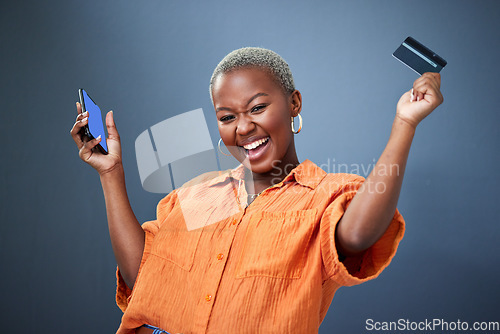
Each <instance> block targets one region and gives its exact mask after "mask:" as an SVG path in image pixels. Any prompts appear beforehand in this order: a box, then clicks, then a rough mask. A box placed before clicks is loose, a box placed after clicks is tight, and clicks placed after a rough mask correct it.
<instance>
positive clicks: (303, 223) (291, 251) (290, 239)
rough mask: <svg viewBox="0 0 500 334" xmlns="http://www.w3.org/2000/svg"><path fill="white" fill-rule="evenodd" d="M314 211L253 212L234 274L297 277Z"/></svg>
mask: <svg viewBox="0 0 500 334" xmlns="http://www.w3.org/2000/svg"><path fill="white" fill-rule="evenodd" d="M317 214H318V213H317V209H312V210H301V211H286V212H259V213H256V214H253V215H252V216H251V217H250V222H249V225H248V229H247V232H246V236H245V241H244V246H243V250H242V252H241V256H240V260H239V263H238V268H237V270H236V278H245V277H251V276H265V277H273V278H292V279H293V278H300V275H301V274H302V269H303V267H304V260H305V256H306V254H305V252H306V251H307V249H308V245H309V241H310V239H311V235H312V232H313V230H314V226H315V221H316V216H317Z"/></svg>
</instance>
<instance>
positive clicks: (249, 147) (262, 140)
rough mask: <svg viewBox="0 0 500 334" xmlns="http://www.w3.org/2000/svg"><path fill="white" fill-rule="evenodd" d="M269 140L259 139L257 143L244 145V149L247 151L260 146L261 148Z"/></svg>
mask: <svg viewBox="0 0 500 334" xmlns="http://www.w3.org/2000/svg"><path fill="white" fill-rule="evenodd" d="M268 139H269V137H267V138H262V139H259V140H257V141H254V142H253V143H250V144H247V145H244V146H243V147H244V148H245V149H247V150H253V149H254V148H257V147H258V146H260V145H262V144H264V143H265V142H267V140H268Z"/></svg>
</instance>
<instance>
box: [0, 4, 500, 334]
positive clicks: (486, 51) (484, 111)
mask: <svg viewBox="0 0 500 334" xmlns="http://www.w3.org/2000/svg"><path fill="white" fill-rule="evenodd" d="M499 13H500V2H498V1H472V0H470V1H401V0H397V1H349V2H348V1H342V2H341V1H311V2H306V1H281V2H267V1H253V2H237V1H204V2H201V1H200V2H189V1H178V0H176V1H167V0H162V1H158V0H157V1H149V0H147V1H9V2H7V1H2V3H1V5H0V34H1V35H0V42H1V44H0V45H1V51H0V52H1V56H0V57H1V58H0V60H1V62H0V64H1V66H2V71H1V76H0V84H1V89H0V94H1V121H0V129H1V133H2V137H3V139H2V142H3V143H4V145H3V152H4V153H3V154H2V158H1V161H2V163H1V165H0V166H1V167H0V177H1V179H0V180H1V190H0V191H1V192H0V199H1V203H2V209H1V216H0V217H1V224H0V264H1V268H2V269H1V274H0V284H1V288H2V295H1V300H2V301H1V303H0V320H1V321H0V322H1V323H2V329H1V330H0V331H1V332H2V333H21V332H25V330H27V331H33V332H36V333H62V332H71V333H86V332H94V333H112V332H114V331H115V330H116V328H117V327H118V324H119V321H120V317H121V312H120V311H119V309H118V308H117V307H116V306H115V304H114V289H115V278H114V275H115V261H114V257H113V253H112V250H111V246H110V242H109V236H108V231H107V225H106V216H105V207H104V201H103V196H102V190H101V188H100V183H99V178H98V176H97V174H96V173H95V172H94V171H93V170H92V169H91V168H90V167H89V166H87V165H85V164H84V163H83V162H81V161H80V160H79V158H78V154H77V150H76V147H75V145H74V143H73V141H72V140H71V138H70V136H69V130H70V128H71V126H72V124H73V121H74V117H75V106H74V104H75V101H76V100H77V89H78V88H80V87H83V88H86V89H87V90H88V91H89V94H91V96H93V98H94V99H95V100H96V102H97V103H98V104H99V105H100V107H101V108H102V109H103V110H109V109H113V110H114V111H115V118H116V122H117V125H118V129H119V131H120V134H121V136H122V143H123V161H124V165H125V170H126V177H127V186H128V192H129V196H130V201H131V203H132V206H133V208H134V211H135V213H136V215H137V217H138V219H139V220H140V221H146V220H149V219H152V218H154V215H155V208H156V203H157V202H158V200H160V198H161V195H158V194H150V193H147V192H145V191H144V190H143V189H142V188H141V184H140V180H139V175H138V171H137V164H136V160H135V152H134V141H135V138H136V137H137V136H138V135H139V134H140V133H141V132H142V131H144V130H145V129H147V128H148V127H150V126H152V125H154V124H156V123H158V122H160V121H162V120H164V119H166V118H168V117H171V116H173V115H176V114H179V113H182V112H185V111H189V110H193V109H196V108H200V107H201V108H203V110H204V112H205V117H206V118H207V120H208V122H209V128H210V132H211V136H212V140H213V142H214V145H215V144H216V143H217V140H218V138H219V136H218V133H217V126H216V119H215V117H214V113H213V108H212V106H211V103H210V98H209V94H208V89H207V88H208V82H209V78H210V75H211V73H212V70H213V68H214V67H215V66H216V64H217V63H218V61H219V60H220V59H221V58H222V57H223V56H224V55H225V54H227V53H228V52H229V51H231V50H233V49H235V48H239V47H242V46H263V47H267V48H270V49H273V50H275V51H277V52H278V53H280V54H281V55H282V56H283V57H284V58H285V59H286V60H287V61H288V62H289V64H290V66H291V68H292V71H293V73H294V76H295V82H296V85H297V88H298V89H300V90H301V92H302V95H303V101H304V107H303V112H302V115H303V117H304V129H303V131H302V132H301V133H300V134H299V135H298V136H297V137H296V142H297V149H298V154H299V159H300V160H304V159H306V158H308V159H310V160H312V161H314V162H316V163H317V164H325V163H328V161H330V162H332V161H333V159H335V163H337V164H338V163H347V164H365V165H366V164H371V163H373V159H376V158H377V157H378V156H379V154H380V153H381V151H382V149H383V148H384V145H385V143H386V141H387V139H388V135H389V132H390V127H391V123H392V119H393V117H394V113H395V106H396V102H397V100H398V99H399V97H400V95H401V94H402V93H403V92H404V91H406V90H408V89H410V87H411V85H412V82H413V80H415V79H416V78H417V76H416V75H415V74H414V73H413V72H412V71H410V70H409V69H407V68H406V67H404V66H403V65H401V64H400V63H399V62H398V61H396V60H395V59H393V58H392V57H391V53H392V52H393V51H394V50H395V49H396V47H397V46H398V45H399V44H400V43H401V41H402V40H403V39H404V38H406V37H407V36H408V35H411V36H413V37H415V38H416V39H417V40H420V41H421V42H423V43H425V44H426V45H428V46H429V47H430V48H432V49H434V50H435V51H437V52H438V53H439V54H440V55H442V56H443V57H444V58H445V59H446V60H447V61H448V66H447V67H446V68H445V69H444V70H443V72H442V75H443V80H442V91H443V94H444V96H445V101H444V104H443V105H442V106H440V107H439V108H438V110H436V112H435V113H433V114H432V115H431V116H430V117H428V119H426V120H425V121H424V122H423V123H422V124H421V125H420V126H419V128H418V131H417V135H416V138H415V141H414V144H413V147H412V152H411V156H410V159H409V164H408V169H407V174H406V177H405V182H404V187H403V191H402V194H401V197H400V201H399V204H398V207H399V209H400V210H401V212H402V213H403V215H404V217H405V219H406V222H407V232H406V236H405V238H404V239H403V242H402V244H401V246H400V248H399V251H398V254H397V256H396V258H395V259H394V261H393V262H392V264H391V266H390V267H389V268H388V270H386V271H385V272H384V273H383V274H382V275H381V277H380V278H379V279H377V280H375V281H371V282H368V283H366V284H363V285H361V286H358V287H354V288H343V289H341V290H339V291H338V293H337V295H336V296H335V298H334V300H333V303H332V306H331V307H330V311H329V313H328V315H327V316H326V319H325V321H324V322H323V324H322V326H321V329H320V333H363V332H365V328H364V326H365V320H366V319H367V318H373V319H374V320H377V321H397V320H398V319H399V318H403V319H409V320H411V321H422V320H424V319H425V318H428V319H433V318H439V319H444V320H446V321H457V320H458V319H460V320H463V321H465V320H467V321H483V320H485V321H499V320H500V319H499V317H498V314H499V313H498V309H499V308H500V285H499V284H498V276H499V274H500V266H499V264H500V255H499V250H500V247H499V242H498V241H499V237H500V226H499V225H498V223H499V221H498V217H499V215H500V212H499V201H498V189H499V186H500V184H499V177H498V166H499V164H500V159H499V155H498V143H499V132H498V131H497V128H498V124H499V119H500V116H499V110H498V83H497V80H498V78H499V77H500V72H499V70H498V59H499V43H498V41H499V31H500V30H499V28H500V23H499V22H500V20H499V18H500V15H499Z"/></svg>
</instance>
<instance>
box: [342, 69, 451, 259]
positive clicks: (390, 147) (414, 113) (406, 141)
mask: <svg viewBox="0 0 500 334" xmlns="http://www.w3.org/2000/svg"><path fill="white" fill-rule="evenodd" d="M440 84H441V77H440V75H439V74H438V73H425V74H424V75H422V76H421V77H420V78H418V79H417V80H415V82H414V84H413V89H412V90H411V91H408V92H406V93H405V94H403V96H402V97H401V99H400V100H399V102H398V105H397V113H396V117H395V119H394V123H393V125H392V131H391V135H390V137H389V141H388V143H387V146H386V147H385V149H384V151H383V153H382V155H381V156H380V158H379V160H378V161H377V163H376V165H375V167H374V168H373V170H372V172H371V173H370V175H369V176H368V178H367V179H366V181H365V182H364V184H363V185H362V186H361V188H360V189H359V190H358V192H357V193H356V196H354V198H353V199H352V201H351V203H350V205H349V207H348V208H347V210H346V212H345V213H344V216H343V217H342V219H341V220H340V222H339V224H338V225H337V229H336V241H337V242H336V244H337V248H338V251H339V253H341V254H343V255H354V254H357V253H360V252H362V251H364V250H366V249H368V248H369V247H370V246H372V245H373V244H374V243H375V242H376V241H377V240H378V239H379V238H380V237H381V236H382V235H383V234H384V232H385V230H386V229H387V227H388V226H389V224H390V223H391V221H392V217H393V216H394V213H395V211H396V205H397V202H398V198H399V193H400V190H401V185H402V183H403V176H404V172H405V167H406V161H407V159H408V154H409V152H410V146H411V143H412V140H413V136H414V135H415V129H416V127H417V125H418V124H419V123H420V122H421V121H422V120H423V119H424V118H425V117H426V116H427V115H429V114H430V113H431V112H432V111H433V110H434V109H435V108H436V107H437V106H439V105H440V104H441V103H442V102H443V96H442V95H441V92H440Z"/></svg>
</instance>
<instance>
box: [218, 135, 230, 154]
mask: <svg viewBox="0 0 500 334" xmlns="http://www.w3.org/2000/svg"><path fill="white" fill-rule="evenodd" d="M221 141H222V138H221V139H219V143H218V144H217V147H218V148H219V152H220V153H222V154H224V155H225V156H227V157H230V156H231V154H226V153H224V152H222V149H221V148H220V142H221Z"/></svg>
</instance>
